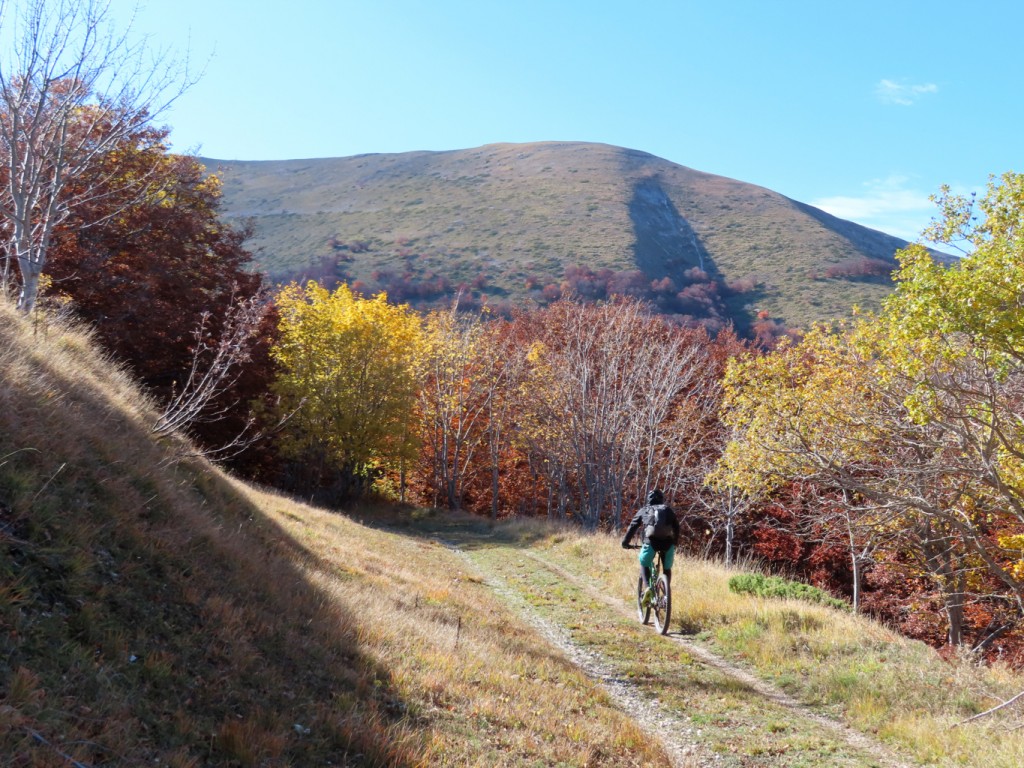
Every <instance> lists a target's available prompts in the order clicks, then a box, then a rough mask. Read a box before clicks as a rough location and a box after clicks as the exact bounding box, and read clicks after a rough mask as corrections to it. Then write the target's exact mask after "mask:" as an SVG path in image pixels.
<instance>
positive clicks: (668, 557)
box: [640, 541, 676, 571]
mask: <svg viewBox="0 0 1024 768" xmlns="http://www.w3.org/2000/svg"><path fill="white" fill-rule="evenodd" d="M675 559H676V545H675V544H673V545H672V546H670V547H669V548H668V549H666V550H665V552H664V554H662V556H661V564H662V568H664V569H665V570H666V571H671V570H672V563H673V561H675ZM640 565H642V566H643V567H644V568H651V567H652V566H653V565H654V547H652V546H651V542H649V541H645V542H644V545H643V546H642V547H640Z"/></svg>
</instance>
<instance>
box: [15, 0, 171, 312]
mask: <svg viewBox="0 0 1024 768" xmlns="http://www.w3.org/2000/svg"><path fill="white" fill-rule="evenodd" d="M0 33H2V34H3V35H4V37H5V39H10V40H12V41H13V45H12V46H11V47H10V48H8V49H7V50H8V51H9V55H8V56H6V57H5V58H4V60H3V61H0V165H2V178H0V182H2V183H0V219H2V221H3V224H4V228H3V236H4V240H5V248H4V263H3V270H2V283H3V287H4V289H8V288H9V287H10V285H11V284H12V282H13V279H14V278H15V277H17V280H18V286H19V297H18V306H19V307H20V308H21V310H22V311H24V312H28V311H30V310H31V309H32V308H33V306H34V305H35V301H36V297H37V295H38V291H39V285H40V279H41V277H42V275H43V271H44V269H45V268H46V263H47V259H48V258H49V255H50V250H51V245H52V240H53V236H54V233H55V231H56V229H57V227H58V226H59V225H60V224H62V223H63V222H65V221H67V220H68V219H69V217H71V216H72V214H73V213H75V212H76V211H81V209H82V208H84V207H85V206H87V205H90V204H95V203H96V202H97V201H98V200H99V198H101V197H103V196H106V195H109V194H110V193H111V192H112V191H113V190H114V189H117V191H118V193H123V192H124V191H125V190H127V189H131V190H133V191H135V192H136V193H138V194H144V193H145V192H146V191H147V190H148V189H149V181H150V177H149V174H148V173H146V172H143V173H141V174H136V175H132V176H124V175H121V176H116V177H112V176H110V175H108V174H107V173H106V172H105V171H104V168H103V167H102V165H103V161H104V158H105V157H106V156H107V155H108V154H109V153H110V152H112V151H114V150H115V148H116V147H117V146H118V145H119V144H121V143H122V141H123V140H124V139H125V137H127V136H131V135H135V134H137V133H138V132H139V131H140V130H142V129H144V128H145V127H146V126H148V125H150V124H151V122H152V121H153V120H154V119H156V118H157V117H158V116H159V115H160V114H161V113H162V112H163V111H164V110H165V109H166V108H167V107H168V106H169V105H170V104H171V103H172V102H173V101H174V100H175V99H176V98H177V97H178V96H179V95H180V94H181V93H182V92H183V90H184V89H185V88H186V87H187V86H188V84H189V79H188V76H187V74H184V75H183V74H182V73H181V72H180V71H179V70H178V68H177V67H176V66H175V65H174V64H173V62H169V61H168V59H167V57H166V56H164V55H162V54H160V53H155V54H154V52H152V51H150V50H148V49H147V47H146V46H145V45H142V44H139V43H134V42H132V41H131V40H130V39H129V38H128V36H127V34H126V33H119V32H116V31H114V30H113V29H112V27H111V26H110V23H109V19H108V5H107V4H106V3H103V2H101V0H81V1H80V2H79V1H78V0H23V1H22V2H17V0H6V1H5V2H3V3H2V4H0ZM115 178H116V179H117V180H118V183H117V184H114V180H115ZM92 223H95V222H93V221H87V220H85V219H84V218H83V219H81V224H82V225H83V226H85V225H89V224H92Z"/></svg>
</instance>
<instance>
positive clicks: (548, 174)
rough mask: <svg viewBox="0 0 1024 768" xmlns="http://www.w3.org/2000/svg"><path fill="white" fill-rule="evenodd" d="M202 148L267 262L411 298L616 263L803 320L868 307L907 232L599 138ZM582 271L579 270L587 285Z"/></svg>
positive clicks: (727, 302) (614, 267)
mask: <svg viewBox="0 0 1024 768" xmlns="http://www.w3.org/2000/svg"><path fill="white" fill-rule="evenodd" d="M205 162H206V163H207V165H208V167H209V168H210V169H211V170H214V169H217V170H219V171H220V174H221V176H222V178H223V181H224V205H225V212H226V214H227V215H228V216H231V217H238V218H252V219H253V221H254V224H255V228H256V236H255V239H254V245H255V246H256V247H257V248H258V249H259V253H258V256H257V261H258V263H259V264H260V266H261V267H262V268H263V269H264V270H266V271H267V272H268V273H269V274H270V275H271V277H273V278H275V279H277V280H289V279H301V278H304V277H321V278H326V279H327V280H328V281H329V280H331V279H346V280H350V281H354V280H360V281H362V282H363V283H364V284H365V285H366V288H367V289H368V290H376V289H381V288H384V289H388V290H389V292H390V293H391V294H392V295H395V296H396V297H397V298H401V299H406V300H411V301H414V302H421V303H423V302H430V301H440V300H446V299H447V297H450V296H451V295H454V292H455V290H456V289H457V286H458V285H459V284H460V283H462V284H463V285H464V290H466V288H465V286H468V290H470V291H477V292H478V293H484V294H488V297H487V298H488V300H489V301H491V302H492V303H494V302H496V301H502V300H511V301H521V300H526V299H531V298H532V299H533V300H539V301H543V300H544V292H543V289H544V287H545V286H549V288H548V291H547V294H548V296H550V295H553V293H554V292H555V286H558V285H559V284H562V283H567V284H571V287H573V288H576V289H578V288H579V285H578V284H577V283H579V280H578V279H577V280H574V279H569V280H568V281H566V280H565V278H566V269H567V267H568V268H571V267H574V266H576V265H582V266H584V267H586V268H588V269H589V270H590V271H591V272H592V273H597V272H599V271H600V270H602V269H604V270H610V271H611V272H612V273H618V277H617V278H615V281H617V282H615V284H616V285H618V286H620V287H621V286H626V287H627V292H631V293H634V294H635V295H641V294H644V293H645V292H646V293H647V294H649V295H646V296H645V297H646V298H651V299H654V300H656V303H658V304H659V306H661V308H662V309H663V310H664V311H667V312H675V313H679V314H691V315H694V316H697V317H701V316H707V315H714V314H715V313H718V314H721V315H724V316H726V317H727V318H728V319H733V320H735V321H736V322H737V323H738V324H739V325H740V326H741V327H743V326H745V325H748V324H749V322H750V320H751V319H752V318H753V316H754V315H755V313H757V312H759V311H764V312H766V313H767V315H768V316H770V317H773V318H775V319H778V320H780V321H783V322H785V323H787V324H791V325H806V324H807V323H809V322H810V321H812V320H816V319H826V318H830V317H835V316H843V315H846V314H848V313H849V310H850V307H851V305H853V304H854V303H857V304H861V305H862V306H869V307H870V306H874V305H876V304H877V302H878V301H879V299H880V298H881V297H882V296H883V295H885V293H887V292H888V290H889V288H890V283H889V279H888V271H889V269H891V267H892V266H894V262H893V254H894V252H895V251H896V250H897V249H898V248H900V247H902V246H903V245H904V244H905V243H904V241H902V240H899V239H897V238H895V237H891V236H889V235H885V234H883V233H881V232H877V231H875V230H871V229H868V228H865V227H862V226H859V225H857V224H853V223H851V222H847V221H843V220H840V219H837V218H835V217H833V216H830V215H828V214H826V213H824V212H823V211H820V210H818V209H816V208H813V207H811V206H808V205H805V204H803V203H799V202H796V201H794V200H791V199H789V198H786V197H784V196H782V195H779V194H777V193H775V192H772V191H770V190H768V189H764V188H762V187H757V186H753V185H750V184H745V183H743V182H740V181H735V180H732V179H727V178H724V177H721V176H715V175H712V174H708V173H702V172H699V171H695V170H692V169H690V168H686V167H684V166H681V165H677V164H675V163H671V162H669V161H667V160H663V159H661V158H658V157H655V156H653V155H650V154H647V153H644V152H639V151H635V150H630V149H623V148H620V147H613V146H608V145H603V144H587V143H572V142H570V143H561V142H545V143H537V144H493V145H488V146H484V147H478V148H476V149H467V150H457V151H449V152H409V153H403V154H374V155H359V156H355V157H345V158H333V159H319V160H287V161H264V162H243V161H228V162H225V161H218V160H206V161H205ZM694 267H697V268H699V269H700V270H701V271H700V272H695V271H694V270H693V268H694ZM638 270H639V271H640V272H642V274H637V271H638ZM584 277H586V275H585V274H584ZM666 277H667V278H670V280H671V283H666V282H664V281H663V279H664V278H666ZM570 278H572V275H570ZM576 278H579V274H578V271H577V274H576ZM603 279H604V281H605V283H608V282H609V280H612V278H609V277H608V274H607V273H605V276H604V278H603ZM656 280H662V283H661V284H660V286H659V288H658V290H654V289H651V287H650V283H651V282H652V281H656ZM597 282H601V279H597ZM593 283H594V280H593V279H592V280H591V281H590V282H589V283H587V282H586V280H584V281H583V283H582V284H583V285H584V289H585V290H584V291H583V293H584V294H586V292H587V288H588V286H590V287H593ZM712 283H713V285H710V284H712ZM694 285H697V286H699V287H698V288H693V287H692V286H694ZM709 285H710V287H709ZM700 286H703V287H700ZM563 287H568V285H566V286H563ZM688 287H690V290H689V292H686V289H687V288H688ZM600 290H601V289H600V287H599V288H597V289H595V291H596V293H595V295H599V294H600ZM684 293H685V295H684V296H682V298H680V294H684ZM702 313H703V315H702Z"/></svg>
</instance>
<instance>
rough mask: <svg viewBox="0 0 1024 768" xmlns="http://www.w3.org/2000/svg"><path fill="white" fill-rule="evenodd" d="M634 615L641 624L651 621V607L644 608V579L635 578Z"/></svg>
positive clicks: (641, 577)
mask: <svg viewBox="0 0 1024 768" xmlns="http://www.w3.org/2000/svg"><path fill="white" fill-rule="evenodd" d="M636 613H637V617H638V618H639V619H640V623H641V624H648V623H650V621H651V606H650V605H647V606H646V607H645V606H644V577H643V576H637V578H636Z"/></svg>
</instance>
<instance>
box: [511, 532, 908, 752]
mask: <svg viewBox="0 0 1024 768" xmlns="http://www.w3.org/2000/svg"><path fill="white" fill-rule="evenodd" d="M520 554H521V555H525V556H526V557H529V558H530V559H531V560H534V561H535V562H537V563H538V564H539V565H541V566H543V567H545V568H547V569H548V570H550V571H553V572H555V573H557V574H558V575H559V576H560V577H561V578H563V579H567V580H569V581H571V582H572V583H573V584H575V585H576V587H578V588H579V589H581V590H582V591H584V592H585V593H587V594H588V595H589V596H590V597H591V598H593V599H594V600H597V601H599V602H602V603H604V604H605V605H607V606H609V607H610V608H612V609H614V610H617V611H619V612H620V613H628V614H633V613H634V612H635V610H636V609H635V607H634V606H633V605H626V604H625V603H624V602H623V601H622V600H621V599H617V598H614V597H612V596H611V595H608V594H607V593H606V592H604V591H603V590H600V589H597V588H596V587H595V586H594V585H593V584H592V583H590V582H587V581H585V580H583V579H580V578H579V577H578V576H576V575H575V574H573V573H571V572H570V571H567V570H566V569H565V568H562V567H561V566H560V565H558V564H557V563H552V562H550V561H548V560H545V559H544V558H542V557H541V556H540V555H538V554H537V553H536V552H533V551H530V550H524V551H523V552H521V553H520ZM666 637H667V638H668V639H669V640H671V641H673V642H676V643H679V644H681V645H683V646H684V647H685V648H686V651H687V653H689V654H691V655H692V656H694V657H695V658H697V659H699V660H700V661H701V662H702V663H703V664H706V665H707V666H709V667H713V668H714V669H717V670H718V671H720V672H722V673H724V674H726V675H728V676H729V677H732V678H734V679H735V680H738V681H740V682H742V683H743V684H744V685H746V686H748V687H749V688H750V689H752V690H754V691H756V692H757V693H758V694H759V695H760V696H762V697H764V698H765V699H767V700H768V701H771V702H773V703H775V704H778V705H780V706H783V707H786V708H787V709H790V710H793V711H794V712H796V713H798V714H799V716H800V717H804V718H807V719H808V720H812V721H814V722H816V723H818V724H819V725H820V726H821V727H822V728H825V729H827V730H829V731H831V732H832V733H835V734H836V735H838V736H839V737H840V738H842V739H843V740H844V741H846V742H847V743H848V744H850V745H851V746H853V747H855V748H857V749H860V750H863V751H864V752H867V753H868V754H870V755H871V756H872V757H873V758H874V759H875V760H877V761H878V764H879V765H880V766H885V767H886V768H909V765H908V764H907V763H905V762H901V761H900V760H899V759H898V758H897V757H896V756H895V755H893V754H892V752H890V751H889V750H888V749H887V748H886V747H885V746H884V745H882V744H880V743H879V742H878V741H876V740H875V739H872V738H871V737H869V736H867V735H866V734H864V733H861V732H860V731H857V730H854V729H853V728H850V727H849V726H847V725H845V724H844V723H841V722H839V721H837V720H833V719H831V718H829V717H825V716H824V715H821V714H818V713H817V712H814V711H812V710H811V709H809V708H808V707H807V706H805V705H804V704H803V703H801V702H800V701H798V700H796V699H794V698H793V697H792V696H789V695H788V694H786V693H785V692H783V691H780V690H779V689H778V688H776V687H775V686H773V685H771V684H770V683H767V682H765V681H764V680H761V679H760V678H758V677H755V676H754V675H752V674H751V673H750V672H748V671H746V670H744V669H742V668H740V667H738V666H736V665H735V664H733V663H731V662H729V661H727V660H726V659H723V658H722V657H721V656H718V655H717V654H715V653H712V652H711V651H709V650H708V649H707V648H704V647H702V646H700V645H698V644H697V643H694V642H692V641H691V640H689V639H688V638H686V637H685V636H683V635H678V634H671V633H670V634H668V635H666ZM705 764H710V763H700V765H705Z"/></svg>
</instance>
